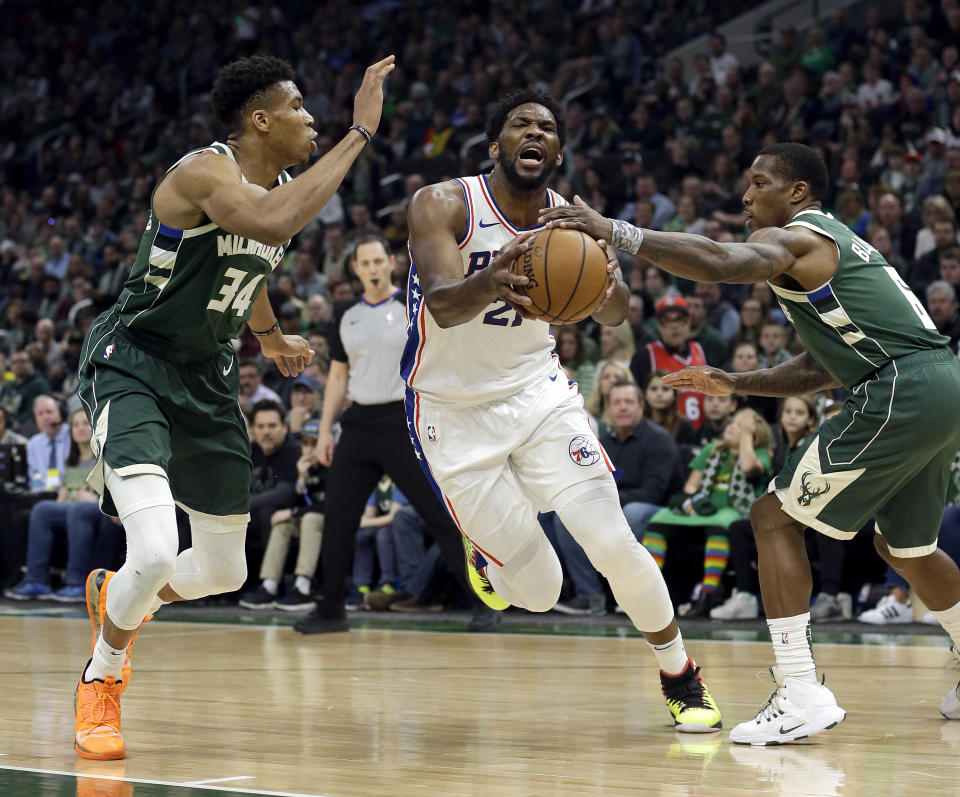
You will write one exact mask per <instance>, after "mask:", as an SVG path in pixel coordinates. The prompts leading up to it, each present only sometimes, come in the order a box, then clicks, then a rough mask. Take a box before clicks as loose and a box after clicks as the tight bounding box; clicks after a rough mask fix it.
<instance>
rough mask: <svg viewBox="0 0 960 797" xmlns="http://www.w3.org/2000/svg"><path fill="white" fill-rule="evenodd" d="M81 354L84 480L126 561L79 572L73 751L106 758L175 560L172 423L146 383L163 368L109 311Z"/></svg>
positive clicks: (120, 749)
mask: <svg viewBox="0 0 960 797" xmlns="http://www.w3.org/2000/svg"><path fill="white" fill-rule="evenodd" d="M84 352H85V353H84V360H83V363H82V366H81V380H80V398H81V400H82V401H83V404H84V406H85V408H86V410H87V414H88V418H89V420H90V424H91V426H92V427H93V429H94V433H93V437H92V439H91V447H92V449H93V451H94V455H95V456H96V457H97V458H98V459H97V466H96V467H95V468H94V471H93V472H92V473H91V476H90V479H89V482H90V485H91V487H92V488H93V489H94V490H95V491H96V492H98V493H99V494H100V495H101V508H102V509H103V510H104V512H105V513H107V514H112V515H115V516H118V517H119V518H120V519H121V522H122V523H123V527H124V531H125V533H126V538H127V558H126V561H125V563H124V565H123V567H121V568H120V570H119V571H118V572H117V573H116V574H113V573H109V572H107V571H106V570H97V571H94V572H93V573H91V574H90V576H88V578H87V585H86V586H87V590H86V591H87V610H88V614H89V616H90V620H91V625H92V627H93V635H92V644H91V648H92V650H91V653H92V656H91V659H90V661H89V662H88V663H87V665H86V666H85V667H84V670H83V673H82V675H81V678H80V681H79V683H78V685H77V691H76V694H75V715H76V736H75V749H76V751H77V753H78V754H79V755H80V756H82V757H85V758H96V759H111V758H122V757H123V756H124V755H125V747H124V742H123V736H122V735H121V732H120V694H121V692H122V691H123V690H124V689H125V688H126V687H127V686H128V685H129V682H130V674H129V647H130V645H131V644H132V641H133V638H134V636H135V635H136V632H137V629H138V628H139V627H140V624H141V623H142V621H143V619H144V617H145V616H146V615H147V614H148V612H149V610H150V606H151V604H152V603H153V602H154V601H155V600H156V593H157V589H158V588H159V587H161V586H162V585H163V584H164V583H165V582H166V580H167V578H168V576H169V574H170V572H172V570H173V563H174V561H175V558H176V551H177V527H176V520H175V515H174V506H173V497H172V494H171V491H170V486H169V483H168V481H167V478H166V466H167V464H168V462H169V459H170V428H169V422H168V419H167V417H166V415H165V414H164V412H163V411H162V409H161V407H160V403H159V401H160V400H159V399H158V397H157V396H156V395H155V394H154V393H153V392H152V390H151V389H150V388H149V387H148V386H149V385H151V384H164V383H165V382H166V381H167V380H166V376H165V374H166V371H167V369H168V365H167V364H166V363H163V362H161V361H158V360H156V359H155V358H153V357H151V356H149V355H147V354H146V353H144V352H143V351H141V350H140V349H139V348H137V347H136V346H134V345H132V344H131V342H130V341H129V340H128V339H127V338H126V337H125V336H124V335H122V334H120V333H119V332H118V322H117V319H116V316H115V314H114V313H108V314H105V315H104V316H101V317H100V318H98V319H97V321H96V322H95V323H94V325H92V326H91V328H90V332H89V333H88V336H87V341H86V344H85V348H84ZM105 361H109V365H106V364H105ZM108 586H109V587H110V588H109V589H108Z"/></svg>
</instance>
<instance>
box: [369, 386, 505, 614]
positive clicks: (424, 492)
mask: <svg viewBox="0 0 960 797" xmlns="http://www.w3.org/2000/svg"><path fill="white" fill-rule="evenodd" d="M404 403H405V409H406V414H407V421H408V423H407V424H406V425H405V426H404V427H402V428H401V429H399V430H398V431H397V433H396V434H397V438H396V443H395V444H394V445H392V446H389V447H387V446H384V447H383V448H382V449H381V454H380V455H381V463H382V464H383V467H384V470H385V471H386V472H387V473H388V474H389V475H390V476H391V478H392V479H393V480H394V483H395V484H396V485H397V487H398V488H399V489H400V491H401V492H402V493H403V494H404V495H405V496H406V497H407V500H408V501H409V502H410V505H411V506H412V507H413V508H414V510H415V511H416V513H417V515H418V516H419V518H420V520H422V521H423V524H424V530H425V531H426V533H427V536H428V537H430V538H431V539H433V540H434V541H435V542H436V543H437V547H438V548H439V549H440V555H441V556H442V557H443V560H444V562H445V563H446V565H447V569H448V570H449V571H450V573H452V574H453V576H454V578H455V579H456V580H457V583H458V584H459V585H460V586H461V588H463V589H464V590H465V591H466V593H467V595H469V596H470V599H471V603H472V604H473V619H472V620H471V627H472V628H474V629H476V630H490V629H491V628H492V627H493V626H494V625H495V624H496V623H497V622H498V621H497V619H495V618H494V617H493V616H492V612H491V610H492V609H497V610H499V609H501V608H503V606H502V605H500V604H497V602H496V601H495V600H494V599H493V598H491V597H489V596H487V594H486V593H483V596H484V597H483V598H481V597H480V596H479V594H478V592H477V590H476V589H475V588H474V587H473V586H472V585H471V575H473V576H474V577H476V576H477V575H479V574H478V573H477V571H476V570H474V572H473V574H471V573H470V572H469V571H468V570H467V569H466V568H465V567H464V544H463V539H464V537H463V536H462V534H461V528H460V527H459V525H458V523H457V522H456V521H455V520H454V518H453V517H452V516H451V513H450V510H449V509H448V507H447V505H446V503H445V499H444V498H443V493H442V491H441V489H440V485H439V484H438V483H437V481H436V478H435V477H434V473H433V471H432V469H431V465H430V464H429V462H428V458H427V455H426V452H425V451H424V448H423V444H424V441H423V440H422V439H421V437H420V432H421V431H423V430H425V429H426V428H427V427H428V426H429V427H430V428H431V429H433V432H432V439H430V438H429V437H428V439H427V444H428V447H429V448H430V461H432V462H434V463H435V465H436V466H437V467H438V468H439V469H443V467H444V466H445V465H446V460H445V455H447V456H452V457H453V458H454V459H456V458H457V457H458V456H460V454H459V453H458V452H460V451H464V450H467V451H469V450H470V447H467V448H466V449H464V448H463V447H462V446H461V445H459V444H458V442H457V437H458V435H459V434H461V433H462V431H464V430H467V429H469V421H467V420H466V418H465V417H464V416H463V415H461V416H460V417H457V416H458V413H456V412H445V413H444V412H439V413H438V417H432V418H431V420H433V421H434V423H432V424H431V423H427V422H426V421H424V420H423V417H421V414H420V413H418V412H417V406H416V405H417V400H416V395H415V394H414V392H413V391H412V390H407V395H406V399H405V402H404ZM447 419H449V420H450V424H449V425H448V424H447V422H446V420H447ZM438 423H439V424H440V428H441V429H442V430H443V438H442V442H441V440H440V438H439V437H438V434H437V432H436V424H438ZM458 426H459V427H460V428H459V429H458V428H457V427H458ZM428 434H430V433H428ZM401 435H402V437H401ZM441 445H443V446H444V448H445V450H441V449H440V446H441ZM461 459H462V457H461ZM505 459H506V454H505V452H504V453H503V454H502V455H501V458H500V461H501V462H502V461H505ZM478 481H479V478H478ZM394 537H395V538H396V534H395V535H394ZM400 547H401V546H398V550H397V559H398V563H399V564H400V570H401V576H402V575H403V572H402V571H403V569H404V565H403V563H402V560H403V559H404V558H406V559H408V560H409V557H408V556H407V555H406V553H401V551H400ZM489 604H495V605H494V606H491V605H489Z"/></svg>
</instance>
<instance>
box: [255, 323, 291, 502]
mask: <svg viewBox="0 0 960 797" xmlns="http://www.w3.org/2000/svg"><path fill="white" fill-rule="evenodd" d="M278 329H280V322H279V321H274V322H273V326H272V327H270V329H268V330H267V331H266V332H257V330H255V329H251V330H250V331H251V332H252V333H253V334H254V335H256V336H257V337H258V338H265V337H266V336H267V335H272V334H273V333H274V332H276V331H277V330H278ZM287 483H288V484H289V482H287Z"/></svg>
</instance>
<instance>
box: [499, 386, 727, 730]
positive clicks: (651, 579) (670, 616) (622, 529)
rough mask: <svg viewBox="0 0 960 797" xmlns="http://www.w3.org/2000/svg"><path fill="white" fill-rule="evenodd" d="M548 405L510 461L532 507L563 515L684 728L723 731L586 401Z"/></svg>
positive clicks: (565, 399)
mask: <svg viewBox="0 0 960 797" xmlns="http://www.w3.org/2000/svg"><path fill="white" fill-rule="evenodd" d="M540 401H541V402H543V403H542V404H540V406H548V407H549V410H548V411H547V412H546V413H544V414H543V417H542V418H541V420H540V423H539V424H538V425H537V426H536V427H535V428H534V429H532V430H531V432H530V433H529V434H528V436H527V438H526V440H525V441H524V442H523V444H522V445H520V446H519V447H517V449H516V450H514V452H513V453H512V454H511V457H510V461H511V467H512V469H513V470H514V471H515V472H516V474H517V481H518V483H519V484H520V485H521V487H522V489H523V491H524V492H525V493H526V494H527V495H528V496H529V497H530V502H531V503H533V504H534V505H539V506H542V507H549V508H551V509H553V510H554V511H555V512H556V513H557V517H559V518H560V520H561V521H562V523H563V525H564V526H565V527H566V528H567V529H568V530H569V532H570V533H571V534H572V535H573V538H574V539H575V540H576V541H577V542H578V543H579V544H580V545H581V547H582V548H583V550H584V552H585V553H586V554H587V556H588V557H589V559H590V561H591V562H592V563H593V566H594V567H595V568H596V569H597V570H598V571H599V572H600V573H602V574H603V575H604V576H605V577H606V579H607V581H608V582H609V583H610V587H611V589H612V591H613V594H614V597H615V598H616V600H617V603H619V605H620V607H621V608H622V609H623V610H624V611H625V612H626V613H627V615H628V616H629V617H630V619H631V620H632V621H633V623H634V625H635V626H636V627H637V629H638V630H640V631H641V632H643V635H644V637H645V639H646V640H647V642H648V643H649V644H650V646H651V648H652V649H653V652H654V654H655V656H656V658H657V661H658V663H659V664H660V669H661V686H662V688H663V691H664V695H665V697H666V699H667V706H668V707H669V709H670V712H671V715H672V716H673V718H674V723H675V726H676V728H677V730H681V731H691V732H704V731H715V730H719V728H720V727H721V720H720V712H719V710H718V709H717V707H716V704H715V703H714V702H713V699H712V697H711V696H710V693H709V691H707V689H706V687H705V685H704V684H703V681H702V679H701V678H700V671H699V668H698V667H697V666H696V665H695V664H694V663H693V661H691V660H690V658H689V657H688V656H687V653H686V650H685V647H684V644H683V638H682V636H681V634H680V630H679V628H678V627H677V623H676V620H675V618H674V613H673V605H672V603H671V601H670V594H669V591H668V589H667V585H666V582H665V581H664V580H663V575H662V574H661V572H660V568H659V567H658V566H657V563H656V562H655V561H654V559H653V557H652V556H651V554H650V552H649V551H647V549H646V548H644V547H643V545H641V544H640V542H639V541H638V540H637V538H636V535H635V534H634V532H633V530H632V529H631V527H630V525H629V523H628V522H627V519H626V517H625V516H624V513H623V510H622V509H621V507H620V497H619V494H618V492H617V487H616V483H615V482H614V480H613V475H612V470H613V466H612V464H611V463H610V462H609V460H608V459H607V457H606V454H605V453H604V452H603V449H602V448H601V446H600V444H599V442H598V441H597V438H596V436H595V435H594V434H593V432H592V430H591V429H590V425H589V420H588V418H587V416H586V413H585V412H584V411H583V400H582V398H581V397H580V396H579V395H576V394H573V395H566V394H565V391H562V390H558V391H557V392H556V393H554V394H553V395H546V396H542V397H540ZM532 403H533V401H531V404H532Z"/></svg>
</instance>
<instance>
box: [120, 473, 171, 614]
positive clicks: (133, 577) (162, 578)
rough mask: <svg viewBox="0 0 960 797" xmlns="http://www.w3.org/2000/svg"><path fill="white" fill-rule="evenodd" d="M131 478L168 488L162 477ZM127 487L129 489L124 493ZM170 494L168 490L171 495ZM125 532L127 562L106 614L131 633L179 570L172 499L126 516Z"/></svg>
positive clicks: (122, 568) (121, 569)
mask: <svg viewBox="0 0 960 797" xmlns="http://www.w3.org/2000/svg"><path fill="white" fill-rule="evenodd" d="M128 478H129V479H132V480H136V479H145V478H147V479H149V478H153V479H159V480H160V481H161V482H163V484H164V485H165V484H166V479H164V478H162V477H160V476H152V475H148V476H130V477H128ZM124 481H125V480H124ZM153 486H154V487H158V486H159V485H156V484H155V485H153ZM126 487H129V485H126V486H125V488H124V489H126ZM169 492H170V491H169V488H167V494H168V495H169ZM118 509H119V507H118ZM121 511H124V510H121ZM123 528H124V531H125V532H126V537H127V561H126V562H125V563H124V565H123V567H121V568H120V569H119V570H118V571H117V574H116V575H115V576H114V577H113V580H112V581H111V582H110V589H109V591H108V592H107V614H108V615H109V617H110V619H111V620H112V621H113V623H114V625H116V626H117V627H118V628H123V629H125V630H128V631H129V630H133V629H135V628H139V627H140V623H141V622H142V621H143V618H144V617H145V616H146V615H147V613H148V612H149V611H150V607H151V606H153V604H154V601H155V600H156V596H157V592H158V591H159V590H160V589H161V588H162V587H163V586H164V585H165V584H166V583H167V582H168V581H169V580H170V578H171V576H172V575H173V572H174V568H175V566H176V561H177V548H178V546H179V535H178V533H177V517H176V512H175V510H174V507H173V500H172V498H171V500H170V503H169V504H165V505H153V506H147V507H145V508H142V509H138V510H136V511H134V512H125V517H124V520H123Z"/></svg>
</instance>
